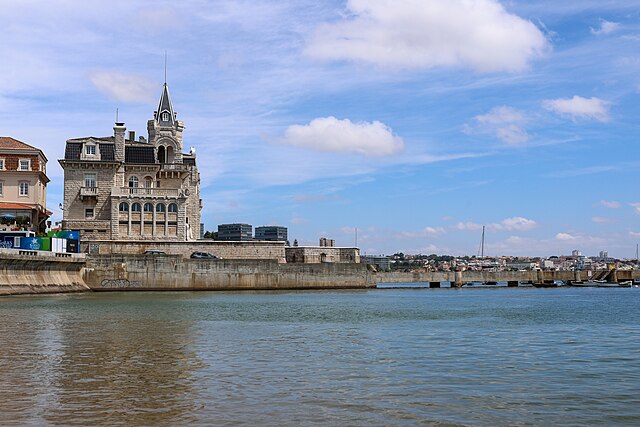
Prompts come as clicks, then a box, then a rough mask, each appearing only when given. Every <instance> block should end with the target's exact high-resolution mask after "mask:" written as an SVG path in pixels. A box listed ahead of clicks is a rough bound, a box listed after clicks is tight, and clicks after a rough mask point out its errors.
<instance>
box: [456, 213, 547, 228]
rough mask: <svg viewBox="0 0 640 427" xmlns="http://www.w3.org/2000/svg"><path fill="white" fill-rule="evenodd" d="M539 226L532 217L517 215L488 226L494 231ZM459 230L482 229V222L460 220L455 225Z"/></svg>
mask: <svg viewBox="0 0 640 427" xmlns="http://www.w3.org/2000/svg"><path fill="white" fill-rule="evenodd" d="M537 226H538V223H537V222H536V221H534V220H532V219H528V218H523V217H521V216H516V217H513V218H505V219H503V220H502V221H501V222H499V223H493V224H489V225H487V226H486V228H487V229H488V230H492V231H528V230H531V229H534V228H536V227H537ZM455 228H456V229H458V230H472V231H473V230H480V229H481V228H482V225H481V224H476V223H474V222H459V223H457V224H456V226H455Z"/></svg>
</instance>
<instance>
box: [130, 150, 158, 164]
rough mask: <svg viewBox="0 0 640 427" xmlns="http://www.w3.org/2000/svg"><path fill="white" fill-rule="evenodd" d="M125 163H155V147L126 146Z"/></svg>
mask: <svg viewBox="0 0 640 427" xmlns="http://www.w3.org/2000/svg"><path fill="white" fill-rule="evenodd" d="M124 161H125V163H135V164H155V162H156V159H155V155H154V152H153V147H125V151H124Z"/></svg>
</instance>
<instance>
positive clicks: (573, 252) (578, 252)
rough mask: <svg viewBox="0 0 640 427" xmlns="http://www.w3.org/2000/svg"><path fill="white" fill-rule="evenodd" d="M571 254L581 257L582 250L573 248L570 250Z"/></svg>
mask: <svg viewBox="0 0 640 427" xmlns="http://www.w3.org/2000/svg"><path fill="white" fill-rule="evenodd" d="M571 256H574V257H581V256H582V252H581V251H579V250H577V249H575V250H573V251H571Z"/></svg>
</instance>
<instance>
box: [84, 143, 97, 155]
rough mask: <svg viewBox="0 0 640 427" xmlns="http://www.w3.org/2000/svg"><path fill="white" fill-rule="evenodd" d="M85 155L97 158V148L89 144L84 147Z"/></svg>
mask: <svg viewBox="0 0 640 427" xmlns="http://www.w3.org/2000/svg"><path fill="white" fill-rule="evenodd" d="M84 153H85V154H86V155H87V156H95V155H96V146H95V145H93V144H87V145H85V146H84Z"/></svg>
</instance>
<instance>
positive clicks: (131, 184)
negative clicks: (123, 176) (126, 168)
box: [129, 176, 138, 188]
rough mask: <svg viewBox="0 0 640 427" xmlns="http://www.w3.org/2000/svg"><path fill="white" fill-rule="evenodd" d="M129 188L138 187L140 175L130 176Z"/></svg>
mask: <svg viewBox="0 0 640 427" xmlns="http://www.w3.org/2000/svg"><path fill="white" fill-rule="evenodd" d="M129 188H138V177H137V176H132V177H129Z"/></svg>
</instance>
